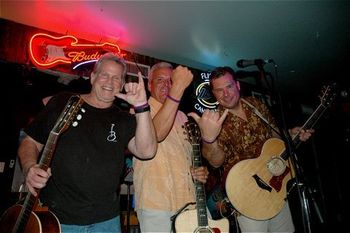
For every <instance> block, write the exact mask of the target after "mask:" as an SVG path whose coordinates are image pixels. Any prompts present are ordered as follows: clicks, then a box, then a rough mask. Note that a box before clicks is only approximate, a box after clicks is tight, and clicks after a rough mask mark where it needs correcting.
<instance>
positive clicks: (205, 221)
mask: <svg viewBox="0 0 350 233" xmlns="http://www.w3.org/2000/svg"><path fill="white" fill-rule="evenodd" d="M185 129H186V134H187V136H188V140H189V141H190V143H191V144H192V148H193V153H192V155H193V156H192V160H193V161H192V163H193V167H195V168H196V167H200V166H202V158H201V157H202V156H201V153H200V138H201V137H200V131H199V128H198V126H197V124H196V123H195V122H190V121H188V122H186V123H185ZM194 183H195V191H196V206H195V208H192V209H189V208H185V210H184V211H183V212H181V213H180V214H179V215H178V216H177V217H176V219H175V230H176V232H201V233H205V232H207V233H209V232H215V233H220V232H229V222H228V220H227V219H226V218H223V219H220V220H212V219H210V218H208V216H207V206H206V197H205V188H204V184H203V183H201V182H199V181H196V180H195V181H194Z"/></svg>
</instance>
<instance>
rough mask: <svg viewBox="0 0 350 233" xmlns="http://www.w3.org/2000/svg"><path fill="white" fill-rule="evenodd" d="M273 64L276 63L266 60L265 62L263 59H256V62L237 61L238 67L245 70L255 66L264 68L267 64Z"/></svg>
mask: <svg viewBox="0 0 350 233" xmlns="http://www.w3.org/2000/svg"><path fill="white" fill-rule="evenodd" d="M273 62H274V61H273V60H272V59H266V60H263V59H254V60H244V59H241V60H238V61H237V67H239V68H245V67H248V66H253V65H256V66H263V65H265V64H267V63H273Z"/></svg>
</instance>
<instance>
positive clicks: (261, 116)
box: [241, 98, 280, 135]
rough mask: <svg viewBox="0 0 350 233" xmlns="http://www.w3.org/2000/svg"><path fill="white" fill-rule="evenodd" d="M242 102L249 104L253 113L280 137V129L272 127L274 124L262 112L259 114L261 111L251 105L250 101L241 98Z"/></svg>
mask: <svg viewBox="0 0 350 233" xmlns="http://www.w3.org/2000/svg"><path fill="white" fill-rule="evenodd" d="M241 100H242V101H243V102H244V103H245V104H247V105H248V106H249V107H250V108H251V109H252V110H253V113H255V115H257V116H258V117H259V118H260V119H261V120H263V121H264V122H265V123H266V124H267V125H268V126H269V127H270V128H271V129H272V130H273V131H275V132H276V133H277V134H278V135H280V133H279V131H278V129H276V128H275V127H273V126H272V124H271V123H270V122H269V121H268V120H267V119H266V118H265V117H264V116H263V115H262V114H261V112H259V110H258V109H257V108H256V107H255V106H254V105H252V104H251V103H249V102H248V101H246V100H245V99H243V98H241Z"/></svg>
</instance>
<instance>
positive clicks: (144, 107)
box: [134, 103, 151, 114]
mask: <svg viewBox="0 0 350 233" xmlns="http://www.w3.org/2000/svg"><path fill="white" fill-rule="evenodd" d="M150 110H151V108H150V107H149V104H148V103H146V104H143V105H140V106H134V112H135V114H136V113H142V112H147V111H150Z"/></svg>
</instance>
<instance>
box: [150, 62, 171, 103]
mask: <svg viewBox="0 0 350 233" xmlns="http://www.w3.org/2000/svg"><path fill="white" fill-rule="evenodd" d="M172 72H173V70H172V69H171V68H169V67H161V68H158V69H156V70H154V71H153V73H152V78H151V82H149V83H148V90H149V91H150V92H151V96H152V97H153V98H155V99H156V100H157V101H158V102H160V103H164V102H165V100H166V98H167V95H168V93H169V90H170V88H171V74H172Z"/></svg>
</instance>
